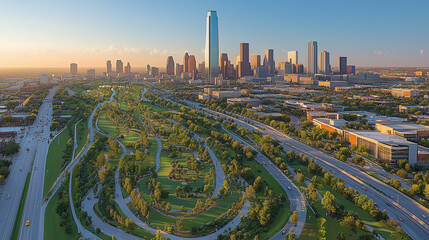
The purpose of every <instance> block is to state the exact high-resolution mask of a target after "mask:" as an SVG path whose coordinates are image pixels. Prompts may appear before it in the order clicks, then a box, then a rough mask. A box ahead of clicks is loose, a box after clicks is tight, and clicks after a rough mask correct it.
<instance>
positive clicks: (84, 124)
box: [75, 120, 89, 154]
mask: <svg viewBox="0 0 429 240" xmlns="http://www.w3.org/2000/svg"><path fill="white" fill-rule="evenodd" d="M76 131H77V135H76V138H77V148H76V152H75V154H78V153H79V152H80V150H81V149H82V148H83V146H85V144H86V142H87V137H88V132H89V129H88V120H82V121H80V122H79V124H78V125H77V127H76Z"/></svg>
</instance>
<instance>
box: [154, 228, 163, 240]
mask: <svg viewBox="0 0 429 240" xmlns="http://www.w3.org/2000/svg"><path fill="white" fill-rule="evenodd" d="M155 240H162V236H161V231H160V230H157V231H156V234H155Z"/></svg>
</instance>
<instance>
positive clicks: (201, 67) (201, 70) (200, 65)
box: [182, 61, 206, 76]
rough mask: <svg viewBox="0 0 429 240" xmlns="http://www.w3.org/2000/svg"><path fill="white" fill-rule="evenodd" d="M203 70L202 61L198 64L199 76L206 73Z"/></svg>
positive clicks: (204, 68) (204, 67)
mask: <svg viewBox="0 0 429 240" xmlns="http://www.w3.org/2000/svg"><path fill="white" fill-rule="evenodd" d="M182 68H183V66H182ZM205 70H206V62H204V61H203V62H202V63H200V64H198V73H199V74H200V76H201V75H205V74H206V72H205Z"/></svg>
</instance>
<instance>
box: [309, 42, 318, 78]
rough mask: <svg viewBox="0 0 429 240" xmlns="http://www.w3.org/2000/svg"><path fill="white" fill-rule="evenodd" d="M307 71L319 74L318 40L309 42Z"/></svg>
mask: <svg viewBox="0 0 429 240" xmlns="http://www.w3.org/2000/svg"><path fill="white" fill-rule="evenodd" d="M307 73H308V74H317V42H316V41H308V42H307Z"/></svg>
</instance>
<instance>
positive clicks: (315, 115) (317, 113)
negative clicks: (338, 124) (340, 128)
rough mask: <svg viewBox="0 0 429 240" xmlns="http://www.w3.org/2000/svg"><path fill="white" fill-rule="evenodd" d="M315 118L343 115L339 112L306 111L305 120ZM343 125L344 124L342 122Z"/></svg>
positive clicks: (336, 117) (339, 117)
mask: <svg viewBox="0 0 429 240" xmlns="http://www.w3.org/2000/svg"><path fill="white" fill-rule="evenodd" d="M316 118H326V119H336V120H338V119H342V118H343V115H342V114H341V113H332V112H324V111H307V120H308V121H310V122H311V121H313V119H316ZM343 125H344V124H343Z"/></svg>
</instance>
